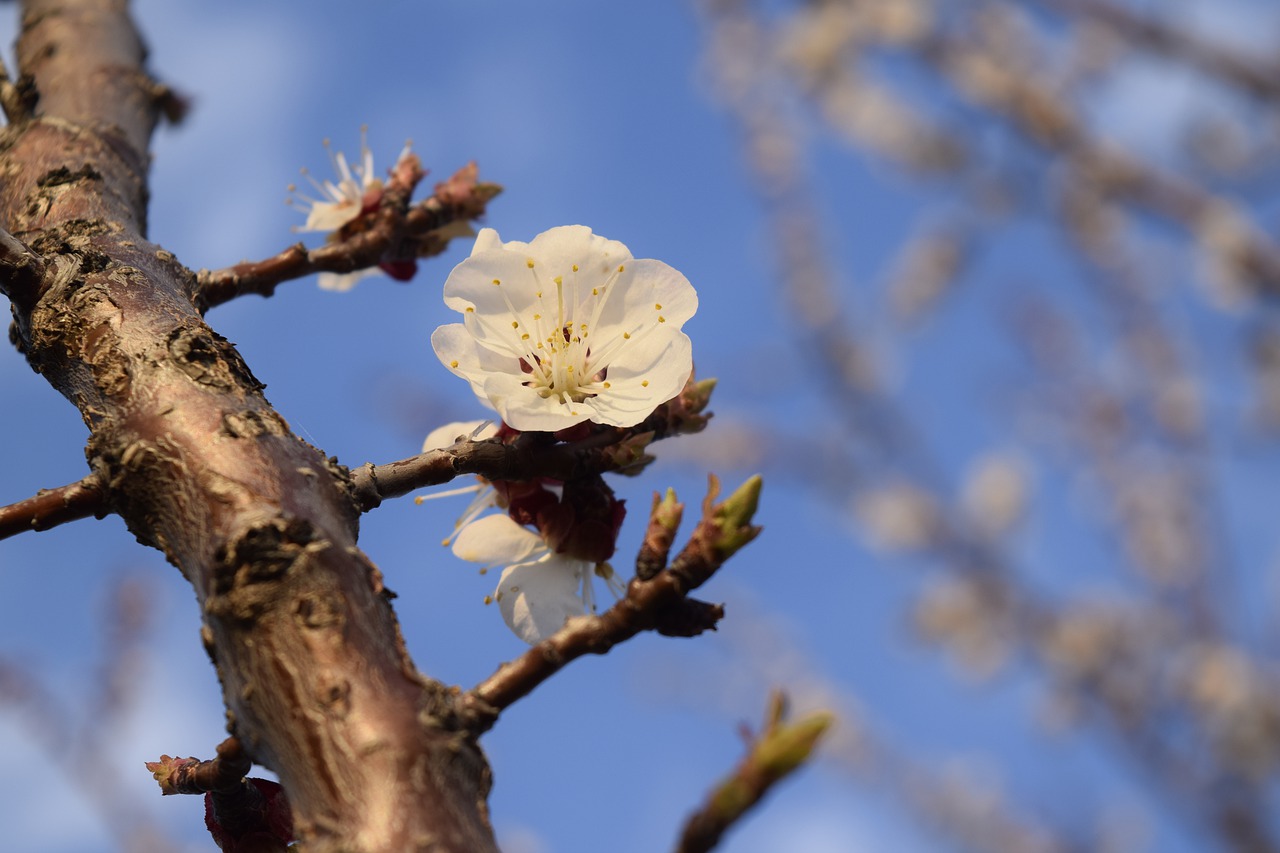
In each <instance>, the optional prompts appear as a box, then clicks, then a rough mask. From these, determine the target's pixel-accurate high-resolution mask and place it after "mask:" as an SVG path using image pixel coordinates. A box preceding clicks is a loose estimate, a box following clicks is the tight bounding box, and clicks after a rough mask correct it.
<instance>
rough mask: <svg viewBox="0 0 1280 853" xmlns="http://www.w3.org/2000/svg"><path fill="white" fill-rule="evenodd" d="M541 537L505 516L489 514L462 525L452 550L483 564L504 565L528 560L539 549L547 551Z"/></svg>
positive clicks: (456, 553) (472, 561) (464, 557)
mask: <svg viewBox="0 0 1280 853" xmlns="http://www.w3.org/2000/svg"><path fill="white" fill-rule="evenodd" d="M546 547H547V546H546V543H544V542H543V541H542V537H541V536H539V535H538V534H536V533H534V532H533V531H532V530H526V529H525V528H523V527H521V526H520V525H518V524H516V523H515V522H514V521H512V520H511V518H510V517H509V516H506V515H489V516H485V517H484V518H479V519H476V520H475V521H473V522H471V523H470V524H468V525H467V526H466V527H463V528H462V530H460V531H458V536H457V538H455V539H454V540H453V553H454V554H455V555H457V556H458V557H461V558H462V559H464V560H466V561H467V562H470V563H479V564H481V565H482V566H505V565H509V564H511V563H519V562H520V561H522V560H527V559H529V557H530V556H532V555H533V554H534V552H536V551H537V550H538V549H539V548H541V549H543V550H546Z"/></svg>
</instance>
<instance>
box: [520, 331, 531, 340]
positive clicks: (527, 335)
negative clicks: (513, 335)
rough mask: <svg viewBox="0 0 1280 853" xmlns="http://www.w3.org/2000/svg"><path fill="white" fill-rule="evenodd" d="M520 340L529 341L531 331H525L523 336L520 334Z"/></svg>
mask: <svg viewBox="0 0 1280 853" xmlns="http://www.w3.org/2000/svg"><path fill="white" fill-rule="evenodd" d="M520 340H522V341H527V340H529V333H528V332H525V333H524V334H523V335H521V336H520Z"/></svg>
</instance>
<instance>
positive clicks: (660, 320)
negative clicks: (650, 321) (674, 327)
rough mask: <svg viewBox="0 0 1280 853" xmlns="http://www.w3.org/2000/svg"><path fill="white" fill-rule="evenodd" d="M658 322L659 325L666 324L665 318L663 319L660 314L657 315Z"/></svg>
mask: <svg viewBox="0 0 1280 853" xmlns="http://www.w3.org/2000/svg"><path fill="white" fill-rule="evenodd" d="M658 322H659V323H665V322H667V318H666V317H663V316H662V315H661V314H659V315H658Z"/></svg>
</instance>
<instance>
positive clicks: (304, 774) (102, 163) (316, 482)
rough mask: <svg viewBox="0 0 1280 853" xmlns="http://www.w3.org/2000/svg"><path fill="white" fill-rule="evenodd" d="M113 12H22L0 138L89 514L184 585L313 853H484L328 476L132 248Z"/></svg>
mask: <svg viewBox="0 0 1280 853" xmlns="http://www.w3.org/2000/svg"><path fill="white" fill-rule="evenodd" d="M125 7H126V4H125V3H124V2H122V1H121V0H27V2H25V3H24V4H23V28H22V34H21V36H20V39H19V43H18V59H19V68H18V71H19V74H20V75H29V76H30V80H31V81H32V82H33V84H34V91H35V92H36V93H37V94H38V101H37V102H36V103H35V106H34V109H33V110H32V112H31V114H30V115H28V116H26V117H22V116H19V117H18V120H16V121H15V122H14V123H13V124H12V125H10V126H9V127H7V128H5V130H4V131H3V135H2V136H0V180H2V183H0V225H2V226H3V227H4V228H6V229H7V230H8V231H9V232H11V233H12V234H13V235H14V236H16V237H17V238H18V239H19V240H21V241H22V242H23V243H25V244H26V245H27V246H29V247H30V248H31V249H32V250H33V251H34V252H35V253H36V255H38V256H39V257H40V258H42V259H43V265H42V266H41V265H40V264H39V263H38V262H33V263H29V264H27V265H26V266H25V267H24V268H23V269H25V270H26V272H25V273H24V272H22V270H16V269H9V270H8V271H7V272H6V273H4V274H3V275H0V288H2V289H3V290H4V292H5V294H6V295H7V296H8V297H9V299H10V302H11V303H12V306H13V315H14V326H13V331H12V333H11V336H12V337H13V338H14V340H15V343H17V344H18V346H19V347H20V348H21V349H22V350H23V351H24V352H25V354H26V357H27V359H28V361H29V362H30V364H31V367H32V369H34V370H35V371H37V372H38V373H40V374H41V375H43V376H44V377H45V378H46V379H47V380H48V381H49V382H50V384H51V385H52V386H53V387H54V388H56V389H57V390H58V391H60V392H61V393H62V394H63V395H64V396H66V397H67V399H69V400H70V401H71V402H72V403H73V404H74V405H75V406H76V407H77V408H78V409H79V410H80V412H81V414H82V416H83V418H84V421H85V423H86V424H87V425H88V427H89V430H90V438H89V442H88V445H87V448H86V455H87V457H88V461H89V465H90V467H91V468H92V470H93V471H94V473H95V474H96V475H97V476H98V478H99V482H100V483H102V484H103V487H104V488H105V491H106V505H107V506H108V507H109V508H110V510H111V511H112V512H115V513H117V514H119V515H120V516H121V517H122V518H123V519H124V521H125V522H126V523H127V524H128V527H129V529H130V530H131V531H132V532H133V533H134V535H135V536H137V538H138V539H139V541H141V542H143V543H145V544H147V545H151V546H153V547H156V548H158V549H160V550H161V551H162V552H163V553H164V554H165V556H166V557H167V558H168V559H169V561H170V562H172V563H173V564H174V565H175V566H177V567H178V568H179V569H180V570H181V571H182V573H183V575H184V576H185V577H186V578H187V580H188V581H189V582H190V583H191V585H192V586H193V587H194V589H195V592H196V595H197V597H198V599H199V601H200V603H201V606H202V609H203V613H204V627H203V629H202V634H203V639H204V642H205V645H206V647H207V649H208V651H209V655H210V657H211V658H212V659H213V660H214V662H215V664H216V666H217V670H218V674H219V677H220V679H221V682H222V687H223V695H224V698H225V701H226V705H227V708H228V711H229V720H230V724H229V729H230V730H231V731H232V733H233V734H235V735H236V736H237V737H238V738H239V739H240V741H241V742H242V743H243V744H244V746H245V748H246V750H247V751H248V753H249V755H251V756H252V757H253V759H254V760H255V761H257V762H258V763H260V764H263V765H265V766H267V767H269V768H271V769H272V770H274V771H276V772H277V773H278V774H279V776H280V778H281V781H282V783H283V784H284V787H285V789H286V791H287V792H288V795H289V798H290V801H291V803H292V805H293V809H294V813H295V825H296V826H297V828H298V830H299V833H300V838H302V839H303V840H307V841H309V842H311V845H310V846H309V847H308V849H311V850H339V849H340V850H359V851H375V850H385V851H406V850H416V849H428V848H430V849H432V850H442V851H443V850H454V851H483V850H492V849H494V842H493V838H492V832H491V829H490V827H489V825H488V821H487V816H486V811H485V805H484V802H485V796H486V794H487V788H488V769H487V765H486V763H485V761H484V758H483V756H482V755H481V753H480V751H479V749H478V747H477V746H476V744H475V743H474V741H473V739H472V738H471V737H470V736H469V735H466V734H464V733H462V732H461V730H460V728H459V727H458V726H457V724H456V716H455V712H454V707H453V704H452V702H451V700H450V696H449V693H448V692H447V691H446V689H445V688H444V687H443V686H442V685H440V684H438V683H436V682H433V681H431V680H429V679H426V678H425V677H423V676H422V675H421V674H419V673H418V672H417V670H416V669H415V668H414V666H413V664H412V662H411V661H410V659H409V657H408V655H407V653H406V651H405V648H404V644H403V642H402V640H401V637H400V633H399V629H398V626H397V623H396V620H395V616H394V614H393V612H392V610H391V607H390V606H389V604H388V600H387V599H388V596H387V594H386V591H385V590H384V589H383V587H382V583H381V577H380V575H379V572H378V570H377V569H376V568H375V567H374V565H373V564H372V562H370V560H369V559H368V558H367V557H366V556H365V555H364V554H362V553H361V552H360V551H359V550H358V548H357V547H356V535H357V526H358V518H359V513H358V511H357V508H356V506H355V504H354V502H353V500H352V495H351V491H350V487H349V483H350V481H349V478H348V475H347V472H346V470H345V469H343V468H341V467H340V466H338V465H337V464H336V463H334V462H332V461H330V460H326V459H325V458H324V456H323V455H322V454H321V453H320V452H319V451H318V450H316V448H314V447H311V446H310V445H308V444H306V443H305V442H303V441H302V440H300V439H299V438H297V437H296V436H295V435H293V434H292V432H290V430H289V427H288V425H287V424H286V423H285V421H284V419H283V418H282V417H281V416H280V415H279V414H277V413H276V412H275V410H274V409H273V408H272V407H271V405H270V404H269V403H268V402H267V400H266V399H265V398H264V396H263V395H262V386H261V384H260V383H259V382H258V381H257V380H256V379H255V378H254V376H253V374H252V372H251V371H250V369H249V367H248V365H246V364H245V363H244V361H243V360H242V359H241V357H240V355H239V354H238V353H237V352H236V349H235V347H234V346H233V345H231V344H230V343H229V342H227V341H226V340H225V339H223V338H222V337H220V336H219V335H218V334H217V333H216V332H214V331H213V330H212V329H211V328H210V327H209V326H208V325H207V324H206V323H205V322H204V319H203V317H202V316H201V313H200V312H199V310H197V307H196V305H195V304H194V301H193V295H194V292H195V291H194V288H195V279H194V276H193V275H192V273H191V272H190V271H189V270H188V269H186V268H185V267H184V266H183V265H182V264H181V263H179V261H178V260H177V259H176V258H175V257H174V256H173V255H172V254H171V253H169V252H166V251H165V250H164V249H162V248H161V247H159V246H156V245H154V244H152V243H150V242H148V241H147V240H146V237H145V233H146V200H147V195H148V188H147V176H146V166H147V162H148V154H147V151H148V140H149V139H150V136H151V132H152V129H153V127H154V125H155V122H156V121H157V119H158V116H159V114H160V112H161V111H162V108H163V103H162V101H163V100H164V98H163V90H162V88H161V87H159V86H157V84H156V83H155V82H154V81H153V80H152V79H151V78H150V77H149V76H148V75H147V74H146V73H145V72H144V70H143V67H142V61H143V57H144V48H143V45H142V43H141V40H140V39H139V37H138V34H137V32H136V30H135V29H134V27H133V25H132V23H131V22H130V20H129V18H128V15H127V11H126V8H125ZM19 79H20V80H21V78H19Z"/></svg>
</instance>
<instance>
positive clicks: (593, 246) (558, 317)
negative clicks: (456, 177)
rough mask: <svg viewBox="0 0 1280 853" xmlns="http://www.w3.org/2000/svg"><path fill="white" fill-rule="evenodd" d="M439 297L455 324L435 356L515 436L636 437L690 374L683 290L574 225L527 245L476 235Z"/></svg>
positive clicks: (658, 266)
mask: <svg viewBox="0 0 1280 853" xmlns="http://www.w3.org/2000/svg"><path fill="white" fill-rule="evenodd" d="M444 297H445V300H444V301H445V304H446V305H448V306H449V307H450V308H452V309H453V310H455V311H458V312H460V313H461V314H462V315H463V323H461V324H458V323H455V324H452V325H447V326H441V327H440V328H439V329H436V331H435V334H433V335H432V336H431V345H432V347H433V349H434V350H435V353H436V356H437V357H438V358H439V359H440V361H441V362H443V363H444V365H445V366H446V367H448V368H449V370H450V371H452V372H453V373H454V374H456V375H458V376H461V377H462V378H463V379H466V380H467V381H468V382H470V383H471V389H472V390H473V391H474V392H475V394H476V396H477V397H479V398H480V399H481V400H482V401H484V402H486V403H488V404H489V405H491V406H492V407H493V408H494V409H496V410H497V412H498V414H500V415H501V416H502V419H503V421H505V422H506V423H507V424H508V425H509V426H511V427H513V428H514V429H518V430H537V431H547V432H553V431H556V430H561V429H564V428H566V427H570V426H573V425H574V424H578V423H581V422H583V421H588V420H589V421H594V422H596V423H601V424H609V425H612V426H622V427H626V426H633V425H635V424H637V423H639V422H640V421H642V420H644V419H645V418H646V417H647V416H648V415H649V414H650V413H652V412H653V410H654V409H655V408H657V407H658V406H659V405H661V404H662V403H665V402H666V401H668V400H670V399H671V398H672V397H675V396H676V395H677V394H679V393H680V391H681V389H682V388H683V387H684V384H685V382H686V381H687V380H688V378H689V375H690V373H691V372H692V370H693V348H692V344H691V343H690V341H689V338H688V336H687V335H685V334H684V333H683V332H682V331H681V330H680V329H681V326H683V325H684V323H685V322H686V321H687V320H688V319H689V318H690V317H692V316H693V314H694V312H695V311H696V310H697V308H698V296H697V293H695V292H694V289H693V286H692V285H690V284H689V281H688V279H686V278H685V277H684V276H683V275H681V274H680V273H679V272H677V271H676V270H674V269H672V268H671V267H669V266H667V265H666V264H664V263H662V262H661V261H656V260H650V259H639V260H637V259H635V258H632V257H631V252H629V251H628V250H627V247H626V246H624V245H623V244H621V243H619V242H617V241H615V240H607V239H605V238H604V237H600V236H598V235H595V234H592V233H591V229H590V228H587V227H585V226H582V225H565V226H561V227H559V228H552V229H551V230H550V231H544V232H543V233H541V234H539V235H538V236H537V237H535V238H534V239H533V241H532V242H530V243H521V242H518V241H511V242H507V243H503V242H502V240H501V238H499V237H498V233H497V232H496V231H494V230H493V229H492V228H485V229H483V230H482V231H481V232H480V234H479V236H477V238H476V243H475V247H474V248H473V249H472V250H471V256H470V257H469V258H467V259H466V260H465V261H463V262H462V263H460V264H458V266H456V267H454V269H453V272H451V273H450V274H449V278H448V280H447V281H446V282H445V285H444Z"/></svg>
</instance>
